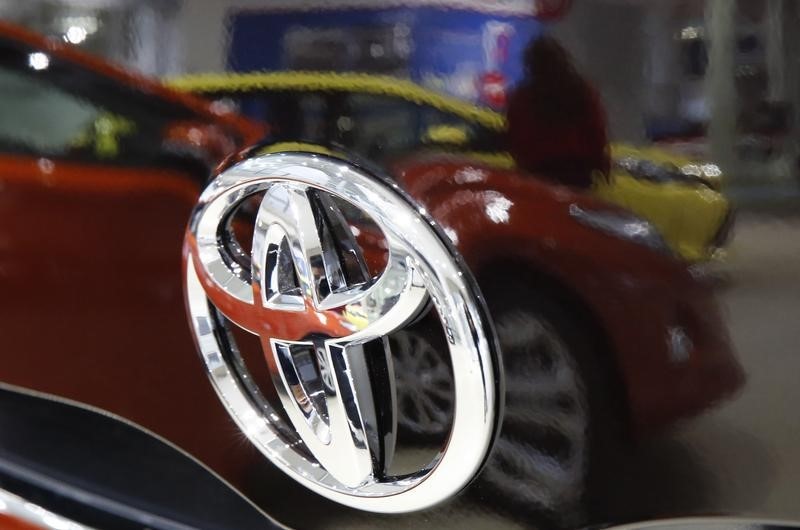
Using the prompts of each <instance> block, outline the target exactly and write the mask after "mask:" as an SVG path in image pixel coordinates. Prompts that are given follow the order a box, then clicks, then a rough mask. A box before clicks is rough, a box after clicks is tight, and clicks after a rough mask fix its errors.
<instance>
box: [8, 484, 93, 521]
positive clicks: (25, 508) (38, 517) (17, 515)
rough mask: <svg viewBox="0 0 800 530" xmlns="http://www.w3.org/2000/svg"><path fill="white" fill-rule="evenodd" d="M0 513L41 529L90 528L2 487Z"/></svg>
mask: <svg viewBox="0 0 800 530" xmlns="http://www.w3.org/2000/svg"><path fill="white" fill-rule="evenodd" d="M0 515H3V516H7V517H11V518H12V519H16V520H18V521H21V522H23V523H26V524H29V525H33V526H38V527H40V528H42V530H47V529H52V530H91V529H90V528H89V527H88V526H84V525H82V524H79V523H76V522H74V521H71V520H69V519H67V518H66V517H62V516H60V515H56V514H54V513H53V512H51V511H50V510H46V509H44V508H42V507H41V506H38V505H36V504H34V503H32V502H28V501H26V500H25V499H23V498H22V497H18V496H16V495H14V494H13V493H10V492H8V491H6V490H4V489H0Z"/></svg>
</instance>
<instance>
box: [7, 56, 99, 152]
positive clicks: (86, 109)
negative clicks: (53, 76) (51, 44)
mask: <svg viewBox="0 0 800 530" xmlns="http://www.w3.org/2000/svg"><path fill="white" fill-rule="evenodd" d="M103 113H104V109H102V108H99V107H97V106H96V105H94V104H92V103H91V102H90V101H88V100H86V99H81V98H79V97H76V96H73V95H72V94H69V93H67V92H65V91H63V90H60V89H58V88H57V87H54V86H52V85H48V84H45V83H42V82H41V79H37V78H34V77H31V76H26V75H23V74H21V73H18V72H14V71H11V70H8V69H6V68H2V67H0V114H2V116H3V119H2V120H0V142H2V149H3V150H4V151H6V150H15V149H25V148H27V149H30V150H32V151H35V152H37V153H42V154H44V153H46V154H51V155H64V154H67V153H68V152H69V151H70V150H71V149H72V148H74V147H76V146H79V145H84V144H85V143H86V141H87V140H86V138H87V137H88V133H89V132H90V130H91V129H92V128H93V127H94V124H95V123H96V122H97V120H99V119H100V117H101V116H102V115H103Z"/></svg>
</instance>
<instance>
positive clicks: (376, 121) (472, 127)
mask: <svg viewBox="0 0 800 530" xmlns="http://www.w3.org/2000/svg"><path fill="white" fill-rule="evenodd" d="M212 97H213V98H214V99H216V100H217V101H224V102H225V103H226V104H228V105H229V106H231V107H233V108H234V109H236V110H238V111H239V112H242V113H243V114H246V115H248V116H250V117H252V118H255V119H258V120H262V121H265V122H267V123H269V124H270V127H271V131H272V134H273V137H274V139H275V140H276V141H307V142H316V143H322V144H330V143H334V144H338V145H340V146H342V147H345V148H347V149H350V150H352V151H353V152H355V153H358V154H359V155H362V156H365V157H368V158H369V159H371V160H373V161H377V162H380V161H381V160H383V159H385V158H390V157H394V156H399V155H402V154H404V153H407V152H410V151H412V150H414V149H417V148H421V147H422V148H424V147H429V148H431V149H442V148H446V149H448V150H451V151H452V150H458V151H496V150H499V149H500V145H501V140H502V139H501V135H500V134H499V133H498V132H496V131H492V130H490V129H488V128H486V127H484V126H482V125H480V124H478V123H475V122H472V121H469V120H466V119H464V118H462V117H460V116H458V115H456V114H453V113H451V112H446V111H443V110H440V109H438V108H436V107H433V106H431V105H423V104H418V103H414V102H412V101H408V100H406V99H403V98H400V97H396V96H387V95H381V94H368V93H359V92H311V91H308V92H305V91H291V92H290V91H286V92H284V91H275V92H268V91H264V92H257V93H256V92H254V93H246V94H238V93H218V94H214V95H213V96H212Z"/></svg>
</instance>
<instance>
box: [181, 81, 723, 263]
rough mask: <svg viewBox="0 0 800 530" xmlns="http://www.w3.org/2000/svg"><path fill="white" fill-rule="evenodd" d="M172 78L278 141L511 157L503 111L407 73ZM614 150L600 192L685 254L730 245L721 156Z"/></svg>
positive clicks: (695, 255)
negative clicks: (231, 108) (713, 159)
mask: <svg viewBox="0 0 800 530" xmlns="http://www.w3.org/2000/svg"><path fill="white" fill-rule="evenodd" d="M173 84H174V85H175V86H176V87H177V88H182V89H186V90H192V91H196V92H198V93H203V94H204V95H206V96H210V97H213V98H215V99H221V100H225V99H226V98H227V99H228V100H230V101H231V102H235V104H236V105H237V106H238V107H239V108H240V110H241V111H242V112H244V113H246V114H249V115H252V116H254V117H258V118H261V119H264V120H266V121H268V122H269V123H272V124H275V127H276V130H275V131H274V132H275V138H276V139H279V140H291V141H296V140H298V139H305V140H310V141H312V142H320V141H321V142H323V143H324V142H330V141H333V142H336V143H338V144H340V145H343V146H345V147H346V148H348V149H351V150H353V151H355V152H357V153H359V154H361V155H363V156H367V157H368V158H372V159H376V158H380V159H385V158H387V157H388V158H391V157H396V156H397V155H399V154H402V153H403V152H408V151H410V150H414V149H417V148H420V147H422V146H426V147H427V148H431V149H434V148H437V147H438V148H446V149H448V150H452V151H457V152H460V153H466V154H469V155H470V156H471V157H472V158H474V159H475V160H477V161H481V162H483V163H486V164H489V165H492V166H497V167H503V168H511V167H513V166H514V162H513V159H512V158H511V157H510V156H509V155H508V154H507V153H506V152H505V151H504V147H503V143H504V141H503V131H504V128H505V120H504V117H503V116H502V115H500V114H498V113H496V112H493V111H491V110H489V109H485V108H480V107H475V106H471V105H469V104H467V103H463V102H459V101H458V100H455V99H452V98H447V97H443V96H441V95H439V94H437V93H434V92H432V91H429V90H426V89H424V88H422V87H420V86H418V85H416V84H414V83H412V82H410V81H406V80H398V79H392V78H389V77H382V76H370V75H364V74H330V73H319V72H284V73H263V74H233V75H229V76H224V75H223V76H219V75H209V76H203V75H200V76H187V77H185V78H181V79H177V80H174V81H173ZM298 116H299V117H300V119H296V118H297V117H298ZM351 123H357V124H358V127H352V125H351ZM348 127H349V128H348ZM399 131H402V132H399ZM611 151H612V157H613V159H614V169H613V172H612V179H611V180H610V182H605V181H598V182H597V183H596V186H595V189H594V193H595V194H596V195H597V196H599V197H601V198H603V199H604V200H607V201H609V202H612V203H614V204H618V205H620V206H622V207H624V208H626V209H627V210H630V211H632V212H633V213H635V214H637V215H640V216H642V217H644V218H645V219H648V220H649V221H651V222H652V223H653V224H655V225H656V227H657V228H658V229H659V231H660V232H661V234H662V236H663V237H664V239H665V240H666V241H667V243H668V244H669V245H670V247H671V248H672V249H673V250H674V251H675V252H676V253H678V254H679V255H681V256H682V257H684V258H685V259H687V260H690V261H703V260H706V259H709V258H711V257H712V256H713V255H714V254H715V253H716V252H717V251H718V250H719V249H720V248H721V247H722V246H724V244H725V243H726V240H727V237H728V232H729V228H730V224H731V208H730V205H729V203H728V201H727V200H726V199H725V198H724V197H723V196H722V195H721V194H720V193H719V192H718V190H719V187H720V181H721V175H720V172H719V168H718V167H717V166H716V165H714V164H707V163H699V162H695V161H692V160H690V159H688V158H685V157H680V156H677V155H674V154H671V153H669V152H667V151H666V150H664V149H661V148H653V147H650V148H634V147H632V146H629V145H626V144H613V145H612V146H611Z"/></svg>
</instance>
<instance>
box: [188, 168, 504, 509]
mask: <svg viewBox="0 0 800 530" xmlns="http://www.w3.org/2000/svg"><path fill="white" fill-rule="evenodd" d="M393 188H394V189H393ZM262 192H263V193H264V196H263V199H262V200H261V203H260V206H259V208H258V214H257V217H256V221H255V228H254V236H253V243H252V253H251V254H252V259H251V264H250V270H247V268H246V267H244V266H243V265H242V263H240V262H238V261H237V260H236V259H232V258H231V254H232V252H233V253H237V252H238V253H241V247H240V246H238V245H237V246H233V247H232V246H231V244H230V243H231V241H233V240H235V236H234V235H233V233H232V229H231V227H230V219H231V217H232V214H233V213H234V212H235V211H236V209H237V207H238V206H239V205H240V204H241V203H242V202H243V201H244V200H246V199H247V198H249V197H251V196H252V195H254V194H258V193H262ZM341 202H344V203H348V207H354V208H356V209H358V210H360V212H361V213H363V214H365V215H366V216H368V217H369V218H371V219H372V220H373V221H374V223H375V224H376V225H377V226H378V228H379V229H380V231H381V233H382V236H383V238H385V241H386V246H387V248H388V259H387V263H386V265H385V269H384V270H383V271H382V272H381V273H380V274H378V275H377V276H376V277H374V278H371V277H369V276H370V275H369V273H368V270H367V266H366V262H365V260H364V257H363V255H362V252H361V250H360V249H359V245H358V243H357V242H356V241H355V237H354V236H353V235H352V231H351V230H350V227H349V226H347V222H346V220H345V217H344V215H343V214H342V212H341V210H340V208H339V206H337V204H339V203H341ZM187 251H188V256H187V259H186V291H187V301H188V307H189V312H190V315H191V320H192V326H193V330H194V332H195V338H196V342H197V346H198V348H199V350H200V353H201V355H202V357H203V360H204V361H205V363H206V368H207V370H208V373H209V376H210V378H211V382H212V384H213V385H214V387H215V389H216V391H217V393H218V394H219V396H220V398H221V399H222V401H223V403H224V404H225V406H226V408H227V410H228V412H229V413H230V414H231V416H232V417H233V418H234V420H235V421H236V422H237V423H238V424H239V426H240V428H241V429H242V431H243V432H244V434H245V435H246V436H247V437H248V438H249V439H250V441H251V442H253V444H254V445H255V446H256V447H257V448H258V449H259V450H260V451H261V452H262V453H263V454H264V455H265V456H266V457H267V458H268V459H269V460H270V461H272V462H273V463H274V464H275V465H277V466H278V467H279V468H281V469H282V470H283V471H285V472H286V473H288V474H289V475H290V476H291V477H293V478H294V479H295V480H297V481H299V482H300V483H301V484H303V485H305V486H307V487H309V488H311V489H312V490H314V491H316V492H317V493H319V494H321V495H323V496H325V497H328V498H329V499H332V500H334V501H337V502H340V503H342V504H345V505H348V506H351V507H355V508H360V509H364V510H370V511H376V512H386V513H393V512H408V511H414V510H419V509H422V508H425V507H428V506H431V505H434V504H437V503H439V502H441V501H443V500H445V499H447V498H449V497H451V496H452V495H453V494H455V493H457V492H458V491H459V490H461V488H463V487H464V486H465V485H466V484H467V483H468V482H469V481H470V480H471V479H472V478H473V477H474V476H475V474H476V473H477V472H478V470H479V469H480V468H481V466H482V465H483V463H484V460H485V458H486V455H487V453H488V450H489V448H490V447H491V444H492V441H493V437H494V434H495V430H496V425H497V421H498V408H499V405H500V404H499V402H498V399H499V395H500V394H499V393H498V389H497V380H498V376H497V375H496V370H497V366H498V365H497V362H498V361H497V357H496V356H497V352H496V347H495V345H494V343H495V339H494V335H493V332H492V330H491V325H490V322H489V321H488V319H487V317H486V316H485V310H484V309H483V306H482V302H481V300H480V298H479V295H478V291H477V288H476V287H475V285H474V284H473V281H472V279H471V277H470V276H469V274H468V273H467V272H466V271H465V270H464V269H463V267H462V266H461V265H460V262H459V260H458V258H457V256H456V255H455V252H454V251H453V249H452V248H451V247H450V246H449V245H448V243H447V242H446V238H445V237H443V236H442V235H441V232H440V231H437V229H436V228H435V227H434V226H433V225H432V222H431V221H429V220H428V219H427V218H426V217H425V215H424V210H421V209H419V208H417V207H416V206H415V205H414V204H413V203H412V202H411V201H410V199H408V198H406V197H405V196H403V195H402V194H401V193H400V192H399V191H398V190H397V189H396V188H395V187H394V186H393V185H391V184H388V183H385V182H383V181H381V180H379V179H377V178H375V177H373V176H371V175H368V174H366V173H365V172H363V171H361V170H359V169H358V168H356V167H354V166H352V165H350V164H347V163H344V162H342V161H339V160H334V159H330V158H326V157H320V156H318V155H312V154H299V153H288V154H273V155H266V156H262V157H258V158H254V159H251V160H248V161H245V162H242V163H240V164H238V165H236V166H234V167H233V168H231V169H229V170H227V171H225V172H224V173H222V174H221V175H219V176H218V177H217V178H216V179H215V180H214V181H213V182H212V183H211V184H210V185H209V186H208V188H207V189H206V190H205V192H204V193H203V194H202V196H201V198H200V202H199V205H198V207H197V208H196V209H195V212H194V214H193V217H192V220H191V222H190V227H189V232H188V233H187ZM345 269H346V270H345ZM203 278H204V279H205V281H203V280H202V279H203ZM212 299H213V300H216V301H217V302H218V303H217V307H214V304H212ZM429 299H430V300H431V301H432V302H433V306H434V307H435V309H436V311H437V313H438V315H439V318H440V320H441V322H442V325H443V328H444V331H445V335H446V337H447V340H448V349H449V356H450V359H451V363H452V367H453V377H454V387H455V388H454V395H455V410H454V418H453V423H452V429H451V432H450V438H449V440H448V443H447V445H446V447H445V448H444V449H443V450H442V451H441V452H440V453H439V454H438V455H436V456H435V457H434V459H433V460H432V461H431V462H430V463H429V464H428V465H427V466H424V467H423V468H422V469H419V470H418V471H417V472H415V473H410V474H406V475H403V476H387V470H388V468H389V464H390V463H391V459H392V452H393V447H394V437H395V431H396V422H397V410H396V399H395V398H394V395H395V391H394V388H393V384H394V378H393V370H392V357H391V352H390V351H389V347H388V344H389V343H388V341H387V340H386V339H385V337H386V335H387V334H389V333H391V332H393V331H395V330H399V329H401V328H402V327H403V326H404V325H405V324H407V323H408V322H410V321H411V320H413V319H414V318H415V317H416V316H417V315H418V314H419V313H420V311H421V310H422V309H423V308H424V307H425V306H426V304H427V302H428V300H429ZM220 305H222V306H224V307H219V306H220ZM220 313H221V314H224V316H225V318H226V319H227V320H229V321H230V322H232V323H234V324H237V325H238V326H240V327H241V328H243V329H245V330H247V331H249V332H251V333H254V334H256V335H258V336H259V337H260V338H261V343H262V347H263V348H264V350H265V351H264V353H265V357H266V359H267V362H268V364H269V365H270V372H271V374H272V377H273V381H274V383H275V386H276V388H277V391H278V396H279V398H280V403H281V405H282V407H283V408H284V410H285V412H286V414H287V416H288V418H289V420H290V423H291V425H286V422H285V421H283V420H282V419H281V417H280V415H279V414H278V411H276V410H275V409H273V408H272V406H271V405H270V404H269V403H268V402H267V400H265V399H263V397H262V396H261V395H260V392H259V391H258V388H257V386H256V385H254V384H252V383H251V382H249V380H250V377H249V374H248V373H247V370H246V367H245V366H244V363H243V362H242V361H241V359H240V358H239V356H238V352H237V351H236V346H235V343H234V342H233V338H232V336H231V334H230V333H228V332H227V330H226V323H225V320H224V319H223V318H221V316H220ZM298 328H302V329H298ZM281 329H282V330H288V329H293V330H294V333H295V334H296V335H297V336H287V337H284V336H280V334H281V331H279V330H281ZM276 333H277V335H276ZM220 337H225V338H224V339H223V340H220ZM376 342H377V343H378V345H379V346H380V347H381V348H380V349H382V351H383V354H382V355H376V354H375V353H374V349H373V348H370V349H369V351H370V352H371V353H367V347H366V346H367V345H368V344H374V343H376ZM368 355H372V356H373V358H371V359H368V357H367V356H368ZM375 362H379V363H383V365H384V366H385V373H386V374H388V381H389V383H388V386H389V388H388V391H387V389H386V388H385V387H381V389H380V390H381V392H382V394H383V395H385V396H388V398H385V399H383V400H377V399H376V398H375V396H374V395H373V394H374V393H375V392H376V391H377V387H376V386H375V384H376V383H375V381H374V375H371V374H370V368H369V365H370V364H372V363H375ZM385 379H386V378H384V380H385ZM378 384H379V383H378ZM379 418H383V420H379ZM386 418H389V420H388V421H386Z"/></svg>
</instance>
